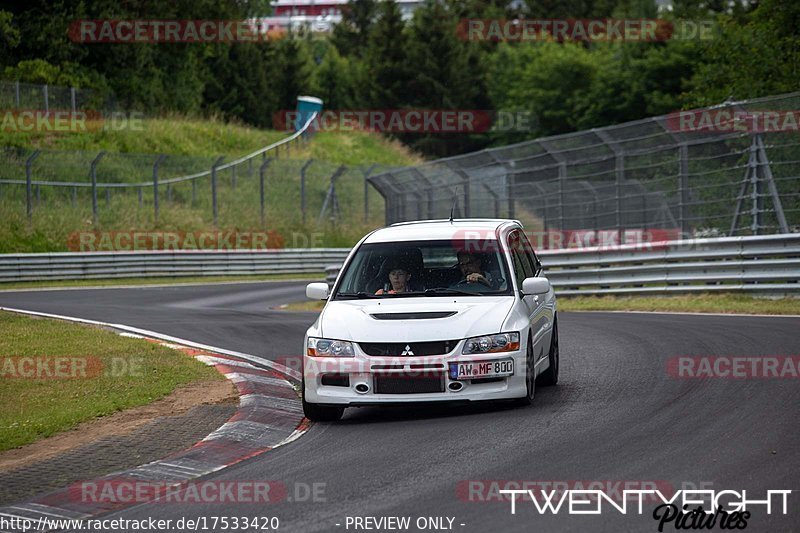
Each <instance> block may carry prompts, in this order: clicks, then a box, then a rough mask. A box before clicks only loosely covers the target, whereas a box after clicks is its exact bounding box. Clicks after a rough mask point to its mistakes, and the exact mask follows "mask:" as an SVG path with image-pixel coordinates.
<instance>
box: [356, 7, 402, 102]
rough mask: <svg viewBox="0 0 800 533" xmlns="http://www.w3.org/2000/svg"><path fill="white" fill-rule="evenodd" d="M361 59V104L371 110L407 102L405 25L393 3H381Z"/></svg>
mask: <svg viewBox="0 0 800 533" xmlns="http://www.w3.org/2000/svg"><path fill="white" fill-rule="evenodd" d="M367 42H368V45H367V50H366V53H365V58H364V67H365V71H366V75H367V79H366V80H365V81H366V83H365V88H366V91H365V92H366V94H364V101H365V103H367V105H369V106H371V107H378V106H380V107H385V108H397V107H400V106H402V105H403V104H404V103H406V102H407V101H408V93H407V83H408V79H409V77H410V76H412V75H413V74H414V73H413V72H412V69H411V67H410V65H409V60H408V53H407V48H408V45H409V42H408V38H407V36H406V33H405V23H404V22H403V18H402V16H401V14H400V9H399V8H398V7H397V4H396V3H395V2H394V1H392V0H386V1H384V2H381V4H380V7H379V8H378V18H377V20H376V22H375V24H374V25H373V26H372V29H371V31H370V35H369V39H368V41H367Z"/></svg>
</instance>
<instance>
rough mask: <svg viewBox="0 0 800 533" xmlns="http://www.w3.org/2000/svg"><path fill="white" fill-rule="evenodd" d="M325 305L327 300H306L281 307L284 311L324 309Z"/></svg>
mask: <svg viewBox="0 0 800 533" xmlns="http://www.w3.org/2000/svg"><path fill="white" fill-rule="evenodd" d="M323 307H325V301H323V300H320V301H314V300H306V301H304V302H292V303H290V304H287V305H286V306H285V307H283V306H281V307H280V308H279V309H281V310H283V311H322V308H323Z"/></svg>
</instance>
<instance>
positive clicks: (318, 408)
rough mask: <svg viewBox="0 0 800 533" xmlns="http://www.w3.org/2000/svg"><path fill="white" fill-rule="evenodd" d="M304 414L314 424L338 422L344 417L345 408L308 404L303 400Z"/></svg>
mask: <svg viewBox="0 0 800 533" xmlns="http://www.w3.org/2000/svg"><path fill="white" fill-rule="evenodd" d="M303 414H305V415H306V418H308V419H309V420H311V421H312V422H336V421H337V420H339V419H341V418H342V415H344V407H339V406H336V405H320V404H317V403H308V402H307V401H305V400H303Z"/></svg>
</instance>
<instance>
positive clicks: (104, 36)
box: [67, 19, 274, 44]
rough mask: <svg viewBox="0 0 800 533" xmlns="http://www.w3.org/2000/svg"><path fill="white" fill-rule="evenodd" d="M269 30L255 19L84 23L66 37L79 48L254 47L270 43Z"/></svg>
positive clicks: (74, 26) (73, 27)
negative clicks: (155, 45)
mask: <svg viewBox="0 0 800 533" xmlns="http://www.w3.org/2000/svg"><path fill="white" fill-rule="evenodd" d="M272 29H274V28H273V27H270V25H269V24H268V23H267V22H266V21H259V20H255V19H254V20H211V19H200V20H178V19H169V20H167V19H126V20H112V19H95V20H88V19H83V20H76V21H74V22H72V23H71V24H70V26H69V30H68V32H67V35H68V36H69V39H70V40H71V41H72V42H75V43H81V44H96V43H120V44H133V43H158V44H174V43H234V42H247V43H254V42H264V41H268V40H271V39H273V37H274V35H273V33H272V32H271V31H270V30H272Z"/></svg>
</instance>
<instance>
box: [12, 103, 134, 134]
mask: <svg viewBox="0 0 800 533" xmlns="http://www.w3.org/2000/svg"><path fill="white" fill-rule="evenodd" d="M144 130H145V126H144V113H141V112H139V111H130V112H126V111H111V112H100V111H93V110H75V111H73V110H65V109H0V131H2V132H3V133H84V132H89V131H92V132H94V131H144Z"/></svg>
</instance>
